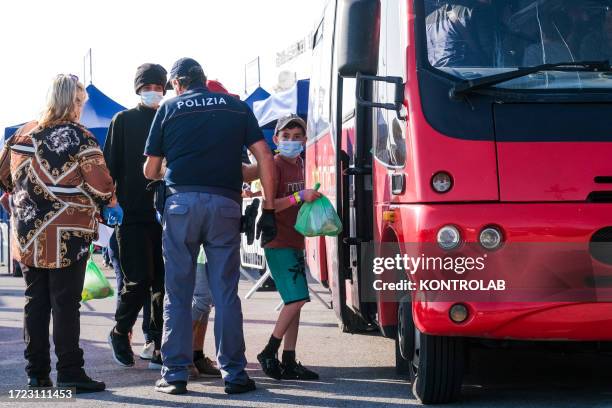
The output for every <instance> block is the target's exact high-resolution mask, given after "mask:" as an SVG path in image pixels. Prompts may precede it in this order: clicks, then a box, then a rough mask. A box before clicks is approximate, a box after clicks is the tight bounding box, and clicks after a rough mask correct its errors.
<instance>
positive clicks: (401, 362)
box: [395, 296, 414, 375]
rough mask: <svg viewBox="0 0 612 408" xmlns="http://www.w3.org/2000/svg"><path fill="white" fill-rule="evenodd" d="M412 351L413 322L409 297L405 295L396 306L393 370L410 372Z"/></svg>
mask: <svg viewBox="0 0 612 408" xmlns="http://www.w3.org/2000/svg"><path fill="white" fill-rule="evenodd" d="M413 351H414V322H413V321H412V302H411V301H410V297H409V296H406V297H404V298H403V299H401V300H400V301H399V304H398V308H397V333H396V336H395V371H396V372H397V374H399V375H406V374H410V371H411V367H412V360H411V359H412V353H413Z"/></svg>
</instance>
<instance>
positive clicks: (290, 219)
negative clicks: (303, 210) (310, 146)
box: [265, 154, 304, 249]
mask: <svg viewBox="0 0 612 408" xmlns="http://www.w3.org/2000/svg"><path fill="white" fill-rule="evenodd" d="M274 166H275V168H276V180H277V184H276V198H283V197H288V196H290V195H292V194H293V193H295V192H298V191H301V190H303V189H304V162H303V160H302V159H301V158H298V159H297V162H296V163H291V162H289V161H287V160H285V159H283V158H282V157H281V156H280V155H279V154H277V155H276V156H275V157H274ZM299 209H300V208H299V207H297V206H293V207H289V208H287V209H285V210H283V211H280V212H277V213H276V228H277V230H278V233H277V234H276V238H275V239H274V241H272V242H270V243H268V244H267V245H266V246H265V247H266V248H295V249H304V236H303V235H301V234H300V233H299V232H297V231H296V230H295V227H294V226H295V220H296V219H297V215H298V211H299Z"/></svg>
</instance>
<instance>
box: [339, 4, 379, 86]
mask: <svg viewBox="0 0 612 408" xmlns="http://www.w3.org/2000/svg"><path fill="white" fill-rule="evenodd" d="M340 7H341V9H340V14H339V17H340V24H339V31H340V32H339V34H338V37H337V38H338V40H339V44H338V55H337V56H338V72H339V73H340V76H342V77H345V78H354V77H355V76H356V75H357V73H358V72H360V73H362V74H366V75H376V73H377V71H378V49H379V41H380V8H381V6H380V0H341V5H340Z"/></svg>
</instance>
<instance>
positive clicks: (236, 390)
mask: <svg viewBox="0 0 612 408" xmlns="http://www.w3.org/2000/svg"><path fill="white" fill-rule="evenodd" d="M256 389H257V387H256V386H255V381H253V380H251V379H250V378H249V379H248V380H247V382H246V383H245V384H237V383H231V382H227V381H226V382H225V393H226V394H244V393H245V392H250V391H255V390H256Z"/></svg>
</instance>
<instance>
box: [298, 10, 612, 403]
mask: <svg viewBox="0 0 612 408" xmlns="http://www.w3.org/2000/svg"><path fill="white" fill-rule="evenodd" d="M313 44H314V45H313V58H314V61H313V70H312V75H311V83H310V105H309V116H308V142H307V147H306V184H307V185H309V186H311V185H314V183H315V182H320V183H321V184H322V187H321V189H320V191H322V192H323V193H324V194H326V195H327V196H328V197H329V198H330V200H331V201H332V202H333V203H334V204H335V205H336V209H337V211H338V213H339V215H340V216H341V218H342V220H343V223H344V226H345V228H344V232H343V233H342V235H341V236H338V237H317V238H308V239H307V244H306V247H307V249H306V254H307V262H308V266H309V268H310V271H311V273H312V275H313V276H314V277H316V278H318V279H319V280H320V281H321V282H322V283H323V284H324V285H327V286H328V287H329V288H330V291H331V293H332V298H333V305H334V310H335V313H336V315H337V318H338V321H339V323H340V325H341V328H342V329H343V330H344V331H347V332H360V331H362V330H364V329H368V328H370V329H371V328H372V327H375V328H377V329H379V330H380V332H381V333H382V335H383V336H385V337H388V338H393V339H395V342H396V361H397V368H398V370H400V371H403V372H407V373H409V374H410V378H411V382H412V387H413V393H414V394H415V396H416V397H417V398H419V399H420V400H421V401H422V402H424V403H442V402H449V401H452V400H454V399H456V398H458V396H459V394H460V389H461V383H462V375H463V371H464V360H465V353H466V351H467V349H468V344H470V342H472V341H476V340H478V339H488V340H489V341H490V340H496V339H516V340H538V341H543V340H551V341H552V340H555V341H558V340H563V341H573V342H578V341H609V340H612V325H611V324H609V319H610V316H612V303H607V302H609V301H610V300H612V299H610V298H609V297H608V298H606V299H607V301H606V302H601V301H597V300H601V297H597V296H584V297H580V296H582V295H580V296H578V297H576V296H573V297H567V298H565V297H563V296H556V297H555V296H550V297H547V296H542V297H541V298H533V297H531V298H530V297H523V298H520V299H518V298H517V300H516V301H513V299H512V298H503V299H504V300H503V301H491V299H492V298H491V297H484V296H483V297H481V298H479V297H478V296H472V297H470V296H468V295H465V293H464V294H461V295H460V296H459V295H457V293H456V292H455V291H454V290H449V291H448V292H447V294H450V295H449V297H447V298H444V299H445V300H441V301H432V300H431V298H427V297H419V296H416V292H415V291H410V292H407V293H403V294H402V296H401V297H399V298H394V299H388V298H385V297H383V294H382V293H378V294H377V295H375V296H378V297H374V298H372V297H371V291H370V288H369V287H368V286H370V285H371V284H372V278H371V275H372V270H371V269H370V268H369V267H368V266H367V265H368V264H367V263H364V257H366V255H365V254H366V252H367V251H365V252H364V250H363V249H364V248H365V247H367V245H371V247H372V248H374V253H375V254H374V255H375V256H381V255H382V256H383V257H384V255H385V253H387V254H390V255H391V256H392V257H393V256H395V253H397V254H400V255H401V254H402V253H403V252H404V251H406V248H407V244H410V245H414V246H416V249H415V251H417V253H419V254H423V255H424V256H427V255H428V254H430V253H434V252H435V253H437V254H439V253H442V254H447V255H448V256H449V257H452V258H456V257H458V256H460V255H465V253H466V252H470V254H472V255H475V256H481V257H484V258H486V257H487V256H489V257H490V258H491V257H498V258H499V259H502V260H505V261H508V260H510V259H513V258H512V257H517V256H519V255H524V256H523V257H522V258H521V260H520V261H516V262H518V263H517V265H518V264H520V265H519V266H520V274H521V276H523V277H530V278H529V279H532V280H531V281H529V282H530V283H529V284H531V283H533V282H534V281H538V282H545V284H550V282H551V281H555V282H556V281H558V280H563V281H564V282H565V283H564V284H563V285H560V286H558V287H557V286H555V289H559V288H567V289H568V290H569V289H573V288H574V286H573V285H574V282H575V281H576V282H582V283H585V282H586V283H585V285H584V286H585V287H587V289H590V290H591V292H590V293H591V295H592V294H593V291H595V292H597V291H599V290H600V289H601V290H604V292H605V289H606V288H608V287H610V282H611V280H610V276H612V269H610V268H609V265H612V259H611V258H612V256H610V255H612V250H611V251H606V250H605V249H609V247H606V246H605V244H606V243H607V242H610V240H612V185H611V183H612V160H611V159H610V158H611V157H612V144H611V143H610V142H612V125H611V122H610V120H611V118H612V73H611V72H610V65H609V64H610V59H611V58H612V3H611V2H610V1H608V0H571V1H567V0H497V1H496V0H454V1H453V0H447V1H443V0H331V1H330V2H329V3H328V4H327V6H326V8H325V11H324V16H323V19H322V20H321V22H320V24H319V26H318V28H317V29H316V31H315V35H314V41H313ZM522 244H524V245H525V246H523V247H522V248H521V247H520V245H522ZM536 244H541V245H548V246H546V250H545V251H542V250H540V249H538V248H537V245H536ZM561 244H570V245H572V250H571V251H568V250H564V249H562V248H561ZM598 244H601V245H604V247H603V250H602V247H601V245H600V246H598ZM517 246H519V248H521V249H520V250H517ZM540 248H542V247H540ZM598 248H599V249H598ZM607 254H610V255H607ZM572 257H573V258H572ZM576 260H579V261H580V262H579V263H575V262H574V261H576ZM549 261H550V262H549ZM576 262H577V261H576ZM496 265H497V266H498V267H499V270H497V269H495V268H493V269H491V268H489V269H488V270H487V273H488V274H489V277H492V278H496V277H497V278H501V277H502V276H503V277H504V278H506V277H509V276H511V275H512V273H513V269H512V268H513V267H512V266H510V265H509V264H508V263H507V262H506V263H505V264H501V263H498V264H496ZM577 265H578V266H577ZM580 265H581V266H580ZM519 266H516V268H519ZM516 271H519V269H516ZM517 273H518V272H517ZM606 274H607V275H606ZM407 275H409V274H407ZM495 275H499V276H495ZM412 278H413V281H416V278H415V276H414V275H412ZM519 283H520V282H519ZM555 285H556V283H555ZM564 285H565V286H564ZM548 288H549V289H550V287H548ZM523 289H525V288H523ZM527 289H530V287H527ZM536 292H537V291H536ZM557 292H558V293H557V295H558V294H559V293H561V295H563V293H565V292H564V291H563V290H557ZM537 293H540V292H537ZM580 293H583V292H580ZM597 293H600V292H597ZM606 293H607V292H606ZM453 295H457V296H455V298H453V297H452V296H453ZM461 296H465V298H466V299H467V300H465V301H461Z"/></svg>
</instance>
